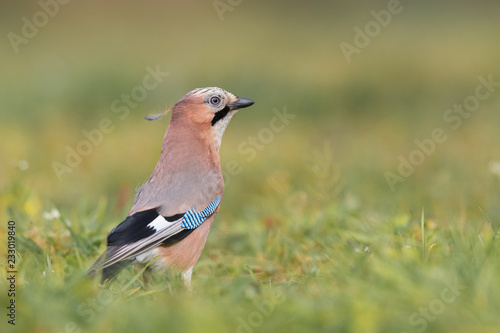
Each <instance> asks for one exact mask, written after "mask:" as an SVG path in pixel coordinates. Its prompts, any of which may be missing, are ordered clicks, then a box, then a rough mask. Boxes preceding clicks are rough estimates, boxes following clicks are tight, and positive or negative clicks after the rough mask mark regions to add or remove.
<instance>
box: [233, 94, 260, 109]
mask: <svg viewBox="0 0 500 333" xmlns="http://www.w3.org/2000/svg"><path fill="white" fill-rule="evenodd" d="M253 103H255V102H254V101H252V100H251V99H249V98H243V97H238V100H237V101H236V102H234V103H228V104H227V106H229V110H236V109H243V108H246V107H249V106H250V105H253Z"/></svg>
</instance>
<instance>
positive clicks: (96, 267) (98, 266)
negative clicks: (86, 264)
mask: <svg viewBox="0 0 500 333" xmlns="http://www.w3.org/2000/svg"><path fill="white" fill-rule="evenodd" d="M107 252H108V251H105V252H104V253H103V254H101V256H100V257H99V258H98V259H97V260H96V261H95V262H94V263H93V264H92V266H91V267H90V268H89V270H88V271H87V275H88V276H89V277H90V278H91V279H93V278H95V277H96V275H97V274H98V273H99V272H101V271H102V273H101V274H102V275H101V283H104V282H106V280H111V279H113V278H114V277H115V276H117V275H118V273H120V272H121V271H122V270H123V269H125V268H126V267H127V266H128V265H130V264H131V263H132V259H128V260H123V261H120V262H117V263H115V264H112V265H110V266H107V267H104V268H103V267H102V264H103V263H104V262H105V259H106V255H107Z"/></svg>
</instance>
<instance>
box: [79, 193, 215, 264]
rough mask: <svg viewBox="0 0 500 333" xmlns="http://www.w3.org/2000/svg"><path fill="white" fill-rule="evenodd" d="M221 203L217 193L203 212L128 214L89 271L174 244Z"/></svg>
mask: <svg viewBox="0 0 500 333" xmlns="http://www.w3.org/2000/svg"><path fill="white" fill-rule="evenodd" d="M219 204H220V196H217V197H216V198H215V199H214V200H213V201H212V202H211V203H210V204H208V206H207V207H205V208H204V209H203V210H202V211H200V212H197V211H196V210H195V209H190V210H188V211H187V212H185V213H181V214H176V215H173V216H162V215H160V214H159V213H158V212H157V209H156V208H153V209H149V210H144V211H140V212H137V213H134V214H132V215H130V216H128V217H127V218H126V219H125V220H124V221H123V222H122V223H120V224H119V225H117V226H116V227H115V228H114V229H113V230H111V232H110V233H109V234H108V237H107V243H108V248H107V250H106V253H105V255H103V256H101V257H100V258H99V259H98V260H97V261H96V262H95V263H94V265H92V267H91V268H90V269H89V272H91V271H94V272H95V270H97V269H103V268H106V267H109V266H111V265H114V264H116V263H118V262H121V261H124V260H127V259H133V258H134V257H136V256H137V255H139V254H141V253H144V252H146V251H148V250H150V249H153V248H155V247H157V246H159V245H160V244H172V243H174V242H176V241H179V240H181V239H183V238H184V237H186V236H187V235H189V234H190V233H191V232H192V231H194V229H196V228H197V227H199V226H200V225H201V224H202V223H203V221H205V220H206V219H207V218H208V217H209V216H210V215H212V214H213V213H214V212H215V211H216V209H217V207H218V206H219Z"/></svg>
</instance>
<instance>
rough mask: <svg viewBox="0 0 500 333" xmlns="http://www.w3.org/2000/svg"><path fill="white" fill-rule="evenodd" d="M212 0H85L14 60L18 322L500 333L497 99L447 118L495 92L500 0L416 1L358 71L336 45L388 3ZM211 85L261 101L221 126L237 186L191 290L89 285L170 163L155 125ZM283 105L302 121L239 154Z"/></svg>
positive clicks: (27, 327) (2, 201)
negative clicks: (142, 189) (480, 94)
mask: <svg viewBox="0 0 500 333" xmlns="http://www.w3.org/2000/svg"><path fill="white" fill-rule="evenodd" d="M115 5H116V6H118V4H115ZM209 5H210V4H209ZM209 5H207V4H205V3H202V2H200V3H199V4H198V7H196V8H200V11H199V12H193V8H192V7H190V6H188V5H181V4H165V5H164V6H166V7H163V5H158V4H157V5H152V6H151V7H146V6H139V5H134V4H128V3H122V2H120V5H119V8H120V10H121V11H120V15H118V16H117V15H116V9H117V8H118V7H116V6H111V5H110V6H101V5H98V4H90V3H89V4H76V3H75V4H71V5H70V4H68V5H67V6H65V7H61V9H60V14H59V15H58V16H57V17H55V18H54V19H53V20H51V22H50V23H49V24H48V25H47V26H46V27H45V28H43V29H41V30H40V32H39V35H38V36H37V37H36V38H34V39H33V40H30V42H29V43H28V44H27V45H23V46H22V47H24V48H23V49H22V52H20V54H18V55H15V54H13V53H12V52H11V50H10V49H9V48H8V47H6V48H4V49H2V50H0V54H2V57H3V58H4V59H6V60H5V61H3V62H2V63H1V64H0V66H1V68H2V77H0V82H1V83H2V86H4V87H5V89H2V91H0V114H1V115H2V119H3V121H2V122H1V123H0V133H2V134H1V135H2V139H3V140H0V156H1V163H0V175H1V177H0V221H3V222H1V223H0V239H1V240H2V241H1V244H2V248H1V251H6V250H7V248H6V246H3V244H5V243H4V240H6V239H7V232H8V229H7V222H8V221H9V220H13V221H16V249H17V255H16V259H17V260H16V265H17V271H18V274H17V293H16V304H17V321H16V326H15V327H12V326H11V325H8V324H7V322H6V319H5V317H4V319H3V320H2V323H1V325H2V329H1V331H2V332H3V331H8V332H10V331H12V332H14V331H19V332H102V331H109V332H137V331H146V332H148V331H173V332H201V331H203V332H245V333H247V332H304V331H314V332H471V331H472V332H480V333H482V332H488V333H489V332H497V331H498V328H499V327H500V319H498V309H499V308H500V288H499V286H500V261H499V258H500V252H499V251H500V247H499V244H498V242H499V241H500V234H499V230H498V228H499V226H500V209H499V208H498V207H499V202H500V178H499V174H500V173H499V171H498V169H499V168H498V165H500V164H499V163H500V162H499V161H500V149H499V148H498V142H500V134H499V132H498V123H499V122H500V116H499V113H498V105H499V104H498V101H499V100H500V99H499V98H500V97H499V96H500V91H495V92H493V93H492V95H491V97H490V98H488V99H487V100H484V101H481V105H480V107H479V109H478V110H477V111H476V112H474V113H473V114H471V115H470V117H468V118H466V119H463V124H462V126H461V127H460V128H458V129H456V130H454V129H452V128H451V127H450V125H449V124H448V123H446V122H444V121H443V113H444V112H445V111H446V110H447V109H448V108H450V107H452V106H453V104H454V103H461V102H463V101H464V99H465V98H466V97H467V96H469V95H471V94H474V91H475V88H476V86H477V84H478V80H477V78H478V77H479V76H480V75H483V76H488V75H489V74H492V76H493V78H494V80H495V81H500V79H499V78H500V73H499V72H498V65H497V59H498V55H500V48H499V47H498V43H497V42H496V37H497V36H496V35H495V34H494V32H495V31H498V29H497V28H498V23H497V20H496V17H494V14H493V13H495V12H496V11H495V10H493V9H492V8H489V7H488V6H493V7H495V6H496V5H494V4H490V5H488V6H486V4H485V6H486V7H484V8H483V9H478V8H475V7H474V8H469V7H468V5H466V4H465V2H464V3H462V2H460V5H457V4H456V2H454V3H453V4H450V3H448V2H446V1H445V2H442V3H440V4H431V3H430V2H429V3H426V2H418V3H417V2H413V3H411V6H412V7H410V4H407V5H405V9H404V11H403V12H402V13H401V14H399V15H398V16H397V17H394V19H393V22H392V23H391V25H390V26H388V27H387V28H385V30H384V31H383V33H381V35H380V36H378V37H377V38H376V39H375V40H374V41H372V43H371V45H370V46H369V47H367V48H366V49H363V50H362V52H361V53H360V54H356V55H355V58H353V61H352V63H351V64H349V65H347V63H346V61H345V59H344V58H343V56H342V54H341V53H340V51H339V48H338V44H339V43H340V42H341V41H350V40H351V39H352V38H353V34H354V32H353V27H354V26H356V25H358V26H361V25H362V24H364V23H365V22H366V21H367V20H369V19H370V18H371V16H370V15H369V12H370V10H372V9H381V8H384V7H385V6H387V2H380V6H378V5H377V6H376V5H375V4H372V3H370V4H369V5H362V6H361V7H354V6H350V5H347V4H330V3H329V4H327V3H325V4H318V7H314V8H309V7H307V6H306V5H304V4H300V3H294V6H296V7H294V9H293V8H288V7H287V10H289V12H288V11H287V14H286V15H284V12H283V11H282V4H278V3H277V4H275V5H272V6H271V5H268V4H263V3H260V2H258V1H257V2H252V3H250V2H249V3H247V2H243V3H242V4H241V5H240V6H239V7H237V8H235V9H234V11H232V12H229V13H227V16H226V18H225V20H224V21H223V22H221V21H220V20H219V19H218V16H217V15H216V13H215V12H213V8H212V7H210V6H209ZM12 6H14V5H12ZM33 6H34V7H30V6H28V5H23V6H21V5H18V6H17V7H16V6H14V8H13V9H12V10H13V11H12V13H14V14H15V15H14V14H12V15H9V17H6V16H5V15H4V19H5V20H3V21H2V22H3V23H2V27H7V28H8V29H11V30H12V29H14V30H15V29H18V28H19V27H18V26H19V22H20V20H19V19H18V18H19V17H22V16H23V15H28V14H26V13H31V12H34V11H35V10H36V9H37V7H36V4H35V5H33ZM207 6H208V7H207ZM308 6H309V5H308ZM306 7H307V8H306ZM201 9H203V10H201ZM442 12H445V13H447V15H448V16H447V19H446V20H443V19H442V17H441V16H440V15H438V13H442ZM89 13H93V16H92V18H93V20H92V24H91V25H89V24H88V15H89ZM209 13H212V14H211V15H210V14H209ZM28 16H29V15H28ZM110 17H113V19H110ZM186 22H189V24H187V23H186ZM256 22H258V24H255V23H256ZM464 22H468V23H467V24H464ZM179 27H182V29H180V28H179ZM77 28H78V29H77ZM269 31H272V32H273V34H272V35H270V34H269ZM214 36H224V42H220V44H218V43H217V47H216V48H214ZM242 36H245V39H244V42H242ZM82 40H83V41H86V43H82V42H81V41H82ZM215 40H217V39H215ZM231 41H238V44H237V45H238V47H237V48H235V47H234V44H232V43H231ZM276 41H280V42H279V43H277V42H276ZM174 46H175V47H174ZM200 49H202V50H209V51H210V52H209V51H207V52H200V51H199V50H200ZM214 50H215V51H216V52H215V51H214ZM156 64H160V65H161V66H162V67H161V68H164V70H165V71H168V72H170V76H169V77H168V78H167V79H165V82H164V83H162V84H161V85H159V87H158V89H156V90H153V91H151V92H150V93H148V96H147V98H146V99H145V100H144V101H143V102H141V103H139V105H138V106H137V107H136V108H133V109H131V110H130V114H129V115H128V116H127V117H126V118H124V119H120V118H119V115H120V114H116V113H113V112H112V110H111V103H112V102H113V101H114V100H115V99H117V98H119V97H120V95H121V94H122V93H129V92H130V91H131V90H132V89H133V88H134V87H135V86H136V85H138V84H140V83H141V82H142V79H143V77H144V75H145V74H146V70H145V68H146V66H153V67H154V66H155V65H156ZM235 73H237V75H236V74H235ZM211 85H218V86H222V87H223V88H226V89H228V90H230V91H231V92H234V93H236V94H239V95H241V96H243V97H248V98H252V99H254V100H255V101H256V104H255V105H254V106H252V107H251V108H248V109H245V110H242V111H241V112H240V113H238V114H237V115H236V116H235V117H234V118H233V120H232V122H231V124H230V126H229V128H228V130H227V132H226V134H225V135H224V138H223V144H222V148H221V156H222V160H221V161H222V166H223V171H225V172H226V192H225V196H224V200H223V202H222V206H221V210H220V212H219V215H218V217H217V219H216V221H215V223H214V226H213V228H212V231H211V233H210V235H209V239H208V242H207V245H206V247H205V250H204V252H203V254H202V256H201V258H200V261H199V263H198V264H197V266H196V267H195V270H194V274H193V282H192V284H193V290H192V293H189V292H188V291H186V290H185V289H184V288H183V286H182V283H181V280H180V277H179V275H178V274H177V273H176V272H173V271H165V272H163V273H160V274H156V275H155V276H154V277H153V280H152V281H151V285H150V289H149V290H145V289H144V288H143V281H142V277H141V276H140V274H138V270H136V269H134V268H133V267H130V268H129V269H127V270H126V271H125V272H123V273H122V274H121V275H120V276H119V277H118V279H117V281H115V283H113V284H111V285H110V286H108V287H105V288H103V287H101V286H99V285H98V284H97V283H96V282H95V281H90V280H88V279H87V278H86V276H85V272H86V270H87V269H88V268H89V266H90V265H91V264H92V263H93V261H94V260H95V259H96V258H97V257H98V255H99V254H100V253H101V252H102V250H103V249H104V240H105V235H106V234H107V232H109V230H110V229H111V228H113V227H114V226H115V225H116V224H117V223H119V222H121V221H122V220H123V218H124V217H125V216H126V214H127V213H128V209H129V207H130V205H131V204H132V201H133V195H134V189H135V188H136V187H137V186H138V185H139V184H141V183H142V182H143V181H144V180H145V179H147V177H148V175H149V174H150V172H151V170H152V168H153V167H154V165H155V163H156V161H157V159H158V154H159V149H160V144H161V140H162V137H163V134H164V130H165V127H166V125H167V122H168V119H167V118H168V117H165V119H163V120H159V121H155V122H147V121H144V120H143V117H144V116H145V115H148V114H150V113H152V112H154V111H160V110H161V109H163V108H164V107H165V106H168V105H172V104H173V103H174V102H175V101H176V100H177V99H179V98H180V97H181V96H182V95H183V94H184V93H186V92H187V91H189V90H190V89H192V88H194V87H197V86H211ZM274 109H276V110H278V111H280V112H281V111H283V110H285V109H286V110H287V112H289V113H291V114H293V115H294V116H295V118H293V119H290V122H289V124H287V125H286V126H285V127H284V128H283V130H282V131H279V132H274V133H273V139H272V140H269V141H268V142H266V143H263V142H260V143H261V146H259V147H258V148H257V147H253V148H252V149H253V150H252V153H248V152H247V153H242V152H241V147H242V145H243V147H246V148H247V149H248V148H249V147H252V146H251V145H250V142H251V139H250V138H249V137H259V134H260V133H262V130H263V128H269V126H270V122H271V121H272V119H273V117H275V113H273V110H274ZM103 118H109V119H110V120H111V121H112V123H113V125H114V128H113V130H112V131H111V132H110V133H106V134H105V135H104V136H103V139H102V143H100V144H98V145H96V146H94V147H93V148H92V153H90V154H89V155H88V156H84V158H82V161H81V163H79V164H78V165H77V166H76V167H74V168H72V169H71V172H68V173H66V174H64V176H63V178H62V181H59V180H58V178H57V176H56V174H55V173H54V170H53V167H52V163H53V162H54V161H57V162H60V163H63V162H64V161H65V159H66V147H67V146H69V147H72V148H75V147H76V146H77V145H78V143H79V142H80V141H81V140H82V139H85V137H84V134H83V133H82V130H87V131H88V130H91V129H95V128H98V126H99V123H100V121H102V119H103ZM436 128H442V129H443V130H444V131H445V133H446V135H447V139H446V141H444V142H442V143H439V144H436V146H435V150H434V152H433V153H432V154H429V155H428V156H427V155H426V156H425V160H424V161H423V163H422V164H421V165H418V166H416V167H415V170H414V171H413V172H412V173H411V175H409V176H408V177H404V178H403V179H402V181H401V182H398V183H397V184H396V185H395V188H394V191H392V190H391V188H390V186H388V184H387V182H386V179H385V176H384V175H385V173H386V172H388V171H390V172H393V173H397V172H398V171H397V170H398V165H399V163H400V159H399V156H402V157H403V158H406V159H408V158H409V155H410V154H411V153H412V152H413V151H415V150H416V149H417V148H418V147H417V145H416V143H415V140H424V139H427V138H429V137H431V134H430V133H432V131H433V130H434V129H436ZM234 163H236V165H237V166H238V167H239V169H238V170H239V171H238V172H236V174H234V175H231V174H229V173H228V172H229V170H232V169H233V168H234ZM3 263H4V265H5V264H6V263H7V262H6V261H4V262H3ZM0 281H1V282H0V286H1V287H2V290H7V289H8V284H7V280H6V279H2V280H0ZM0 299H1V301H2V304H7V302H8V301H9V297H8V296H7V293H6V292H3V291H2V293H0Z"/></svg>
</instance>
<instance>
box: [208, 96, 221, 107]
mask: <svg viewBox="0 0 500 333" xmlns="http://www.w3.org/2000/svg"><path fill="white" fill-rule="evenodd" d="M220 101H221V99H220V97H219V96H212V97H210V104H212V105H219V104H220Z"/></svg>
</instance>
